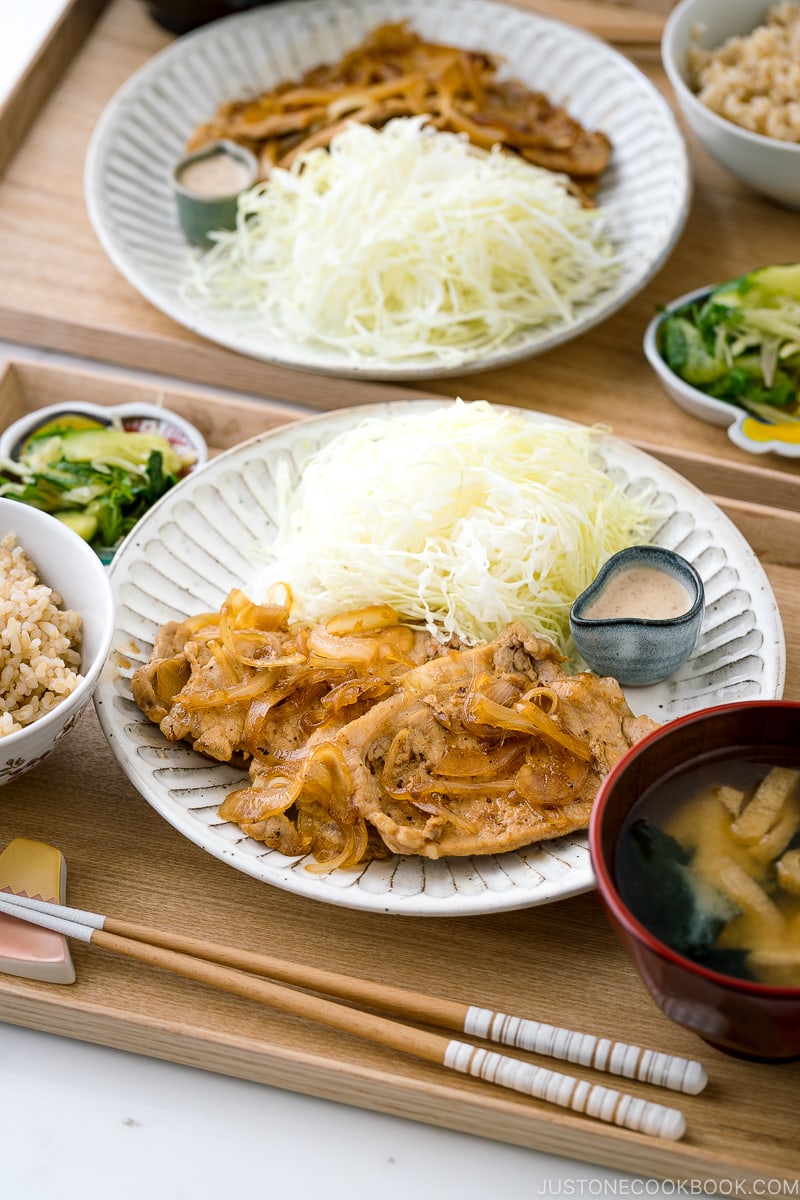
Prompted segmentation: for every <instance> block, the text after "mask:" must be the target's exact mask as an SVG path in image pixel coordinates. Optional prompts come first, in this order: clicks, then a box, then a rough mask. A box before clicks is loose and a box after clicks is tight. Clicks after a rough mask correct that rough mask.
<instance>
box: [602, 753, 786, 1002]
mask: <svg viewBox="0 0 800 1200" xmlns="http://www.w3.org/2000/svg"><path fill="white" fill-rule="evenodd" d="M614 869H615V877H616V884H617V888H618V890H619V893H620V896H621V897H622V899H623V901H624V902H625V904H626V905H627V906H628V907H629V908H630V910H631V912H632V913H633V914H634V915H635V916H636V917H637V918H638V920H639V921H640V922H641V924H642V925H644V926H645V928H646V929H648V930H649V932H650V933H652V934H653V935H654V936H655V937H656V938H658V939H659V940H660V941H662V942H663V943H664V944H665V945H667V946H669V947H670V948H671V949H672V950H674V951H676V952H677V953H679V954H682V955H684V956H685V957H686V958H689V959H691V960H692V961H694V962H696V963H698V964H700V965H701V966H704V967H707V968H708V969H710V970H714V971H718V972H721V973H722V974H725V975H733V976H737V977H739V978H743V979H751V980H755V981H757V982H760V983H766V984H771V985H776V986H788V987H800V751H798V752H797V753H796V754H794V756H793V757H792V758H791V759H790V760H787V759H785V758H784V757H780V758H779V757H778V756H772V755H766V754H764V753H762V752H748V751H746V750H744V751H742V752H740V753H737V754H736V755H728V756H726V757H720V756H714V757H713V758H707V759H703V760H698V761H697V762H695V763H693V764H690V765H689V766H687V767H686V769H685V770H681V771H678V772H673V773H672V774H671V775H668V776H667V777H666V778H665V779H664V780H661V781H659V782H658V783H656V784H653V785H652V786H651V787H650V788H648V789H647V790H646V791H645V792H644V794H643V795H642V797H641V798H640V799H639V800H638V801H637V803H636V804H635V805H634V806H633V808H632V809H631V812H630V814H629V816H628V818H627V820H626V822H625V825H624V826H623V829H622V831H621V834H620V838H619V841H618V845H617V850H616V856H615V863H614Z"/></svg>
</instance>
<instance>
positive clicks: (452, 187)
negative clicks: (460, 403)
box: [184, 117, 618, 365]
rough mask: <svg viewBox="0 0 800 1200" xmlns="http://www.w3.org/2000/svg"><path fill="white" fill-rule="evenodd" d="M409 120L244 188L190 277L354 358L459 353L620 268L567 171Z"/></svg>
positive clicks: (482, 347) (535, 319)
mask: <svg viewBox="0 0 800 1200" xmlns="http://www.w3.org/2000/svg"><path fill="white" fill-rule="evenodd" d="M425 120H426V118H424V117H402V118H397V119H395V120H393V121H390V122H389V123H388V124H387V125H385V126H384V127H383V128H382V129H380V130H377V129H373V128H371V127H370V126H368V125H359V124H356V123H353V124H351V125H349V126H348V127H347V128H346V129H345V130H344V131H343V132H342V133H341V134H339V135H338V136H337V137H335V138H334V139H333V141H332V143H331V147H330V151H328V150H324V149H317V150H312V151H311V152H310V153H308V154H306V155H303V156H302V157H301V158H300V159H298V160H297V162H296V163H295V165H294V166H293V167H292V168H291V169H289V170H284V169H275V170H274V171H273V172H272V174H271V175H270V177H269V180H268V181H267V182H266V183H262V184H259V185H257V186H256V187H255V188H253V189H251V190H249V191H248V192H245V193H244V194H243V195H242V196H241V197H240V200H239V211H238V219H237V227H236V229H235V230H233V231H229V232H225V231H219V232H217V233H215V234H214V235H213V237H214V242H215V244H214V245H213V246H212V248H211V249H210V250H209V251H208V252H207V253H206V254H205V255H203V256H200V257H197V258H196V259H195V260H194V265H193V275H192V278H191V279H190V280H189V281H188V283H187V285H186V287H185V288H184V296H185V298H186V299H187V300H189V301H190V302H192V303H199V304H201V305H206V306H210V307H214V308H216V309H217V310H219V309H226V310H250V311H255V312H257V313H258V314H259V319H261V318H262V317H263V321H264V329H265V331H266V332H269V331H272V332H280V334H281V335H282V336H284V337H285V336H287V335H288V336H290V337H291V338H292V339H294V340H297V341H299V342H306V343H307V342H310V341H313V342H316V343H322V344H324V345H325V346H327V347H336V348H338V349H339V350H341V351H344V352H345V353H347V354H348V355H349V356H350V357H352V358H354V359H363V358H378V359H380V360H383V361H386V362H392V361H402V360H403V359H407V358H408V357H409V356H413V357H420V356H421V357H426V356H430V357H431V359H432V361H435V362H442V363H447V364H449V365H452V364H453V363H456V364H457V363H459V362H461V361H463V360H464V359H466V358H468V357H470V356H471V355H473V354H474V353H475V352H476V351H488V350H491V349H493V348H495V347H497V346H500V345H501V344H503V343H504V342H506V341H508V339H509V338H511V337H512V336H513V335H514V334H515V333H516V332H518V331H520V330H522V329H530V328H533V327H536V326H540V325H543V324H547V323H550V322H557V321H569V320H570V319H571V318H572V317H573V315H574V313H575V310H576V307H577V306H580V305H581V304H583V303H585V302H586V301H588V300H590V299H591V298H592V297H593V296H595V295H596V294H597V293H598V292H599V291H600V290H602V289H603V288H605V287H607V286H609V284H610V283H611V282H612V281H613V280H614V278H615V277H616V274H617V267H618V264H617V261H616V260H615V258H614V251H613V247H612V245H611V243H610V241H609V240H608V238H607V236H606V234H605V232H604V227H605V217H604V214H603V213H602V211H601V210H600V209H597V208H595V209H592V208H584V207H582V206H581V204H580V202H579V201H578V200H577V199H576V198H575V196H574V195H572V194H571V192H570V191H569V180H568V179H567V178H566V176H562V175H557V174H554V173H553V172H551V171H546V170H543V169H541V168H539V167H534V166H531V165H530V164H529V163H526V162H524V161H523V160H522V159H521V158H519V157H517V156H515V155H512V154H506V153H502V152H500V151H499V150H498V151H497V152H492V153H489V154H486V153H484V152H477V151H476V150H475V149H474V148H473V147H471V146H470V145H469V143H468V142H467V141H466V140H465V138H464V137H462V136H460V135H457V134H451V133H441V132H437V131H436V130H434V129H432V128H431V127H429V126H425Z"/></svg>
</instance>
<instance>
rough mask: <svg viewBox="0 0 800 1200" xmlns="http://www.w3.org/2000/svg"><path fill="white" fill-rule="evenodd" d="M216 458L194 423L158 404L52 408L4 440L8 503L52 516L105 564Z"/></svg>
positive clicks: (3, 485)
mask: <svg viewBox="0 0 800 1200" xmlns="http://www.w3.org/2000/svg"><path fill="white" fill-rule="evenodd" d="M207 457H208V450H207V447H206V443H205V440H204V439H203V437H202V435H201V434H200V432H199V430H197V429H196V428H195V427H194V426H193V425H192V424H190V422H188V421H186V420H185V419H184V418H183V417H180V416H178V415H177V414H176V413H172V412H170V411H169V410H167V409H164V408H161V407H160V406H158V405H154V404H138V403H133V404H124V405H118V406H117V407H113V408H106V407H104V406H102V405H97V404H88V403H87V404H81V403H75V404H64V405H51V406H49V407H47V408H42V409H38V410H36V411H35V412H31V413H28V414H27V415H26V416H25V417H21V418H20V419H19V420H18V421H15V422H14V423H13V424H12V425H10V426H9V427H8V428H7V429H6V430H5V432H4V433H2V434H0V496H3V497H5V498H7V499H9V500H19V501H20V502H22V503H23V504H29V505H32V506H33V507H34V508H39V509H41V510H42V511H44V512H48V513H51V514H52V515H53V516H54V517H57V518H58V519H59V520H60V521H63V522H64V524H65V525H69V526H70V528H71V529H73V530H75V532H76V533H78V534H80V536H81V537H82V538H83V539H84V541H86V542H88V543H89V544H90V545H91V546H92V548H93V549H94V550H95V551H96V553H97V554H98V555H99V557H100V558H101V559H102V560H103V562H106V563H108V562H110V561H111V559H112V558H113V556H114V552H115V551H116V549H117V547H118V546H119V545H120V544H121V542H122V541H123V540H124V538H125V537H126V536H127V535H128V533H130V531H131V529H133V527H134V525H136V523H137V522H138V521H139V519H140V518H141V517H142V516H144V514H145V513H146V512H147V511H148V509H149V508H151V507H152V505H153V504H154V503H155V502H156V500H158V499H159V498H160V497H161V496H163V495H164V493H165V492H167V491H169V489H170V488H171V487H173V486H174V485H175V484H176V483H178V482H179V481H180V480H181V479H182V478H184V476H186V475H188V474H189V473H190V471H192V470H193V469H194V468H195V467H197V466H200V465H202V464H203V463H204V462H205V461H206V459H207Z"/></svg>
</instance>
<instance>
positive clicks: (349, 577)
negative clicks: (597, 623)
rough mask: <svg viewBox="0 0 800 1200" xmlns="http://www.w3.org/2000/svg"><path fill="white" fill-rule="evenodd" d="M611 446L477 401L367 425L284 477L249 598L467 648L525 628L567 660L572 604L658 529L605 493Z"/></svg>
mask: <svg viewBox="0 0 800 1200" xmlns="http://www.w3.org/2000/svg"><path fill="white" fill-rule="evenodd" d="M606 437H607V431H606V430H604V429H602V428H594V429H589V428H585V427H581V426H572V425H567V424H558V423H555V422H546V423H541V424H540V423H537V422H534V421H531V420H530V419H528V418H526V417H525V416H524V415H523V414H521V413H516V412H513V411H509V410H507V409H498V408H493V407H492V406H491V405H489V404H487V403H485V402H483V401H475V402H471V403H467V402H464V401H461V400H457V401H455V402H454V403H452V404H447V405H445V406H443V407H437V408H434V409H431V408H427V407H425V408H423V409H421V410H420V411H418V412H413V411H412V412H410V413H409V414H408V415H403V416H402V417H388V418H383V417H370V418H366V419H365V420H364V421H362V422H361V423H360V424H358V425H357V426H355V427H354V428H353V429H352V430H348V431H346V432H345V433H342V434H340V435H339V436H338V437H335V438H333V439H332V440H331V441H330V442H329V443H327V444H326V445H325V446H323V447H322V448H321V449H320V450H318V451H317V452H316V453H315V454H313V455H312V457H311V458H310V459H309V461H308V463H307V464H306V466H305V467H304V469H303V472H302V476H301V478H300V481H299V483H298V484H297V486H296V487H293V486H292V482H291V480H290V479H289V475H288V471H286V472H283V473H281V472H278V474H277V484H278V507H277V511H278V530H277V536H276V539H275V542H274V544H273V545H272V546H271V547H269V548H267V554H268V556H269V557H270V559H271V560H272V561H270V562H269V565H268V567H267V568H266V570H265V572H264V573H263V574H262V576H261V577H260V579H259V580H258V587H259V588H265V587H268V586H269V585H270V584H272V583H276V582H278V581H283V582H286V583H288V584H289V585H290V587H291V589H292V593H293V599H294V605H293V608H292V619H293V620H295V619H297V620H311V621H320V620H325V619H326V618H327V617H329V616H330V615H331V613H336V612H341V611H343V610H345V609H348V608H359V607H362V606H365V605H370V604H377V603H388V604H391V605H392V606H393V607H394V608H395V609H396V610H397V611H398V613H400V614H401V615H402V616H403V617H404V618H405V619H406V620H408V621H410V622H411V623H412V624H413V625H415V626H416V627H418V628H421V629H428V630H429V631H430V632H431V633H432V634H433V635H434V636H436V637H438V638H440V639H441V640H445V641H446V640H448V639H449V638H450V637H451V636H456V637H458V638H460V639H462V640H463V641H464V642H466V643H467V644H474V643H475V642H477V641H486V640H490V639H491V638H493V637H494V636H496V635H497V633H498V632H499V631H500V630H501V629H502V628H503V626H505V625H506V624H507V623H508V622H509V621H515V620H521V621H523V622H524V623H525V624H526V625H527V626H528V628H529V629H531V630H532V631H533V632H534V633H537V634H540V635H544V636H546V637H549V638H550V639H551V640H552V641H554V642H555V643H556V645H558V646H559V647H560V648H561V650H562V651H563V652H565V653H567V654H568V655H570V650H571V642H570V637H569V610H570V607H571V605H572V603H573V601H574V600H575V598H576V596H578V594H579V593H580V592H582V591H583V589H584V588H585V587H587V586H588V585H589V583H591V581H592V579H593V578H594V577H595V575H596V574H597V572H598V570H599V568H600V566H601V565H602V563H603V562H604V561H605V560H606V559H607V558H608V557H609V555H611V554H614V553H615V552H616V551H617V550H622V549H624V548H625V547H626V546H630V545H634V544H636V543H639V542H648V541H650V540H651V538H652V535H653V533H654V532H655V529H656V528H657V524H658V522H659V521H660V520H661V519H662V517H663V514H660V513H659V511H658V505H657V501H656V500H654V499H646V498H634V497H632V496H629V495H627V494H626V492H625V491H624V490H623V489H622V488H621V487H620V486H619V485H618V484H616V483H614V482H613V481H612V479H611V477H610V476H609V474H608V472H607V470H606V468H605V465H604V463H603V459H602V454H601V450H602V444H603V441H604V440H605V438H606ZM256 594H258V593H256Z"/></svg>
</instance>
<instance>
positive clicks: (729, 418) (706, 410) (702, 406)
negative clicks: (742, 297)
mask: <svg viewBox="0 0 800 1200" xmlns="http://www.w3.org/2000/svg"><path fill="white" fill-rule="evenodd" d="M715 286H716V285H715V284H707V285H706V286H705V287H701V288H695V289H694V291H692V292H686V293H685V294H684V295H683V296H678V297H677V299H675V300H672V301H671V302H670V303H669V304H667V305H666V306H665V307H664V310H663V311H662V312H659V313H658V314H657V315H656V316H655V317H653V319H652V321H651V322H650V324H649V325H648V326H647V329H646V330H645V334H644V353H645V357H646V359H647V361H648V362H649V363H650V366H651V367H652V368H653V370H654V371H655V373H656V375H657V376H658V378H659V380H660V382H661V386H662V387H663V388H664V391H665V392H666V393H667V395H668V396H669V398H670V399H671V400H673V401H674V402H675V404H677V405H678V407H679V408H682V409H683V410H684V412H688V413H691V415H692V416H693V417H697V418H698V419H699V420H701V421H706V422H707V423H708V424H710V425H722V426H724V427H725V428H726V429H727V430H728V437H729V438H730V439H731V441H732V442H733V443H734V444H735V445H736V446H739V448H740V449H742V450H747V451H748V452H749V453H750V454H766V453H772V454H780V455H781V456H782V457H783V458H800V442H797V441H795V440H794V439H793V436H792V432H791V431H790V430H787V436H786V437H781V436H780V433H781V426H776V427H775V430H774V432H775V436H774V437H770V438H765V437H764V436H763V435H764V423H763V422H761V421H758V420H757V419H756V418H754V417H752V416H751V415H750V414H749V413H747V412H745V411H744V410H743V409H741V408H737V407H736V405H735V404H728V403H727V401H725V400H717V399H715V398H714V397H713V396H708V395H706V393H705V392H703V391H701V390H700V388H696V387H693V386H692V384H691V383H687V382H686V380H685V379H681V377H680V375H676V374H675V372H674V371H673V370H672V369H671V368H670V367H669V366H667V363H666V362H665V361H664V359H663V358H662V356H661V352H660V350H659V348H658V331H659V328H660V326H661V322H662V321H663V320H664V318H665V317H666V316H667V314H668V313H670V312H674V311H675V309H676V308H683V307H684V305H686V304H691V303H692V302H693V301H695V300H702V299H704V298H705V297H706V296H707V295H708V293H709V292H710V291H711V290H712V288H713V287H715ZM756 428H757V429H758V431H759V436H758V437H754V436H752V433H753V432H754V431H755V429H756ZM794 428H796V426H795V427H794Z"/></svg>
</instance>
